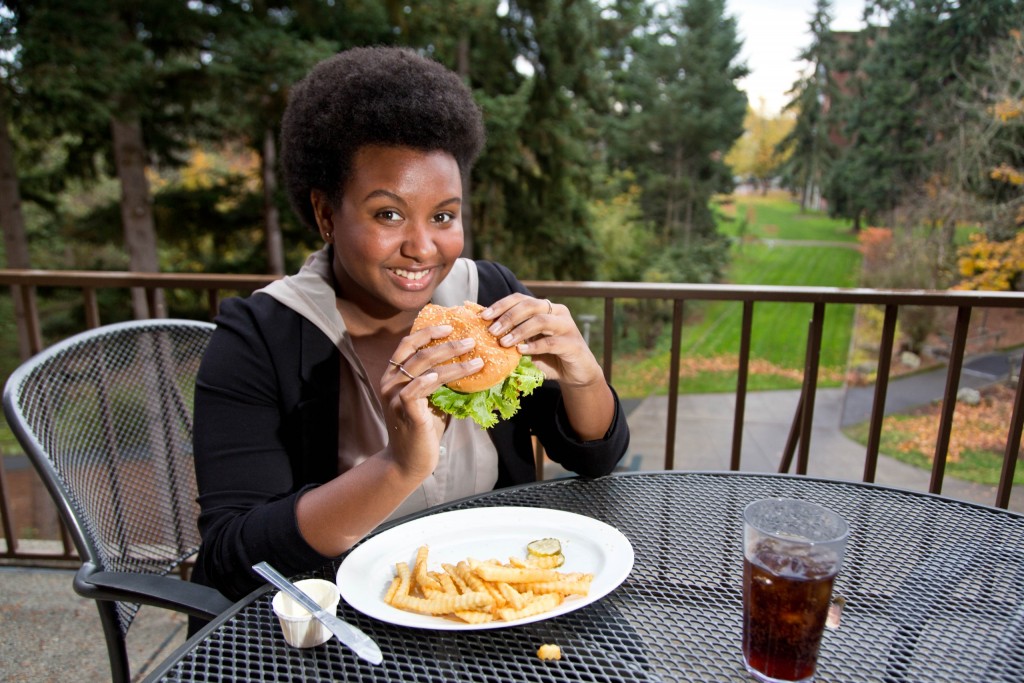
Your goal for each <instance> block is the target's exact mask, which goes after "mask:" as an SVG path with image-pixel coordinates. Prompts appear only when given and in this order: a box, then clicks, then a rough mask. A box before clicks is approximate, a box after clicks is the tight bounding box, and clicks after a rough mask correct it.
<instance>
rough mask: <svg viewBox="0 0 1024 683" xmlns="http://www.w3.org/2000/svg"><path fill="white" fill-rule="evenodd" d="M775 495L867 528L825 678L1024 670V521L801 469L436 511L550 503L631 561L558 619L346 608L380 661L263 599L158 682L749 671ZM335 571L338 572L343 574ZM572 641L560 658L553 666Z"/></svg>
mask: <svg viewBox="0 0 1024 683" xmlns="http://www.w3.org/2000/svg"><path fill="white" fill-rule="evenodd" d="M769 496H791V497H797V498H804V499H807V500H813V501H815V502H818V503H821V504H823V505H825V506H827V507H830V508H832V509H834V510H836V511H837V512H839V513H840V514H841V515H843V516H844V517H845V518H846V519H847V520H848V521H849V523H850V527H851V537H850V542H849V545H848V548H847V555H846V560H845V563H844V567H843V571H842V572H841V573H840V575H839V578H838V579H837V580H836V583H835V592H836V593H837V594H838V595H841V596H842V597H843V598H844V599H845V602H846V606H845V609H844V611H843V613H842V620H841V623H840V625H839V627H838V628H836V629H832V630H827V631H826V633H825V637H824V640H823V643H822V651H821V657H820V660H819V665H818V677H817V680H818V681H821V682H823V683H824V682H835V681H883V682H885V681H913V682H915V683H916V682H919V681H962V682H964V681H978V682H979V683H981V682H984V683H991V682H993V681H1006V682H1009V681H1021V680H1024V516H1021V515H1018V514H1015V513H1012V512H1007V511H1004V510H999V509H995V508H988V507H983V506H977V505H972V504H968V503H961V502H958V501H953V500H949V499H945V498H941V497H938V496H932V495H928V494H918V493H911V492H907V491H901V490H896V489H890V488H884V487H879V486H873V485H869V484H858V483H844V482H834V481H823V480H818V479H809V478H804V477H796V476H786V475H763V474H762V475H758V474H741V473H686V472H664V473H643V474H626V475H616V476H612V477H606V478H603V479H597V480H592V481H588V480H581V479H561V480H555V481H550V482H544V483H539V484H532V485H528V486H523V487H519V488H513V489H505V490H501V491H497V492H493V493H490V494H486V495H483V496H479V497H476V498H473V499H471V500H467V501H460V502H457V503H454V504H452V505H449V506H446V507H443V508H438V509H434V510H430V511H429V512H428V513H425V514H429V513H433V512H440V511H443V510H452V509H462V508H472V507H483V506H529V507H547V508H554V509H559V510H566V511H570V512H576V513H580V514H585V515H588V516H590V517H594V518H596V519H599V520H601V521H604V522H606V523H608V524H611V525H612V526H615V527H616V528H618V529H619V530H620V531H621V532H622V533H623V534H625V535H626V537H627V538H629V540H630V542H631V543H632V545H633V548H634V551H635V553H636V562H635V565H634V567H633V571H632V572H631V574H630V576H629V577H628V578H627V579H626V581H625V582H624V583H623V584H622V585H621V586H619V587H618V588H617V589H616V590H614V591H613V592H612V593H611V594H609V595H608V596H606V597H605V598H603V599H601V600H599V601H597V602H595V603H593V604H591V605H588V606H586V607H584V608H582V609H579V610H577V611H575V612H571V613H569V614H565V615H562V616H558V617H554V618H551V619H548V620H545V621H540V622H536V623H532V624H527V625H523V626H518V627H510V628H504V629H497V630H484V631H458V632H452V631H425V630H418V629H409V628H403V627H398V626H392V625H389V624H385V623H382V622H378V621H376V620H373V619H371V618H369V617H366V616H364V615H362V614H360V613H358V612H356V611H354V610H353V609H351V608H350V607H349V606H348V605H346V604H345V603H344V601H343V602H342V604H341V605H340V606H339V608H338V614H339V616H341V617H342V618H344V619H346V620H349V621H351V622H353V623H355V624H356V625H357V626H359V628H361V629H363V630H364V631H366V633H368V634H369V635H370V636H371V637H373V638H374V639H375V640H376V641H377V642H378V643H379V645H380V647H381V650H382V651H383V652H384V663H383V664H382V665H380V666H373V665H371V664H367V663H365V662H363V661H362V660H359V659H358V658H356V657H355V655H353V654H352V653H351V652H350V651H348V650H347V649H346V648H345V647H344V646H342V645H341V644H340V643H338V642H337V641H335V640H331V641H329V642H328V643H326V644H324V645H321V646H319V647H316V648H311V649H307V650H298V649H294V648H291V647H289V646H288V645H287V644H285V642H284V639H283V637H282V636H281V633H280V629H279V628H278V625H277V622H276V619H275V617H274V614H273V612H272V610H271V608H270V597H271V594H272V593H271V591H270V590H269V589H268V590H264V591H258V592H256V593H254V594H253V595H251V596H249V598H248V599H246V600H244V601H242V602H241V603H239V605H238V606H236V608H235V609H234V610H232V612H231V613H230V614H225V615H222V616H221V617H220V618H218V619H217V620H216V621H214V622H213V623H211V624H210V626H208V627H207V628H206V629H204V630H203V631H202V632H200V633H199V634H197V635H196V636H195V637H193V638H192V639H191V640H190V641H189V642H187V643H186V644H185V645H184V646H182V648H180V649H179V650H178V651H177V652H176V653H175V654H174V655H173V656H172V657H171V658H170V659H168V661H166V662H164V663H163V664H162V665H161V667H160V668H159V669H158V670H157V671H155V672H154V673H153V675H152V676H150V678H149V679H148V680H153V681H156V680H160V681H214V680H217V681H220V680H247V681H317V680H324V681H327V680H332V681H341V680H360V681H480V682H486V681H500V682H502V683H508V682H510V681H559V682H562V681H665V682H666V683H667V682H669V681H747V680H749V678H748V676H747V674H746V672H745V670H744V667H743V663H742V659H741V655H740V637H741V636H740V634H741V628H742V605H741V586H740V581H741V576H742V546H741V543H742V522H741V513H742V510H743V507H744V505H746V504H747V503H748V502H750V501H752V500H756V499H758V498H764V497H769ZM333 569H334V568H333V567H327V568H324V570H323V573H324V574H325V576H326V577H327V578H331V579H333ZM541 643H557V644H559V645H560V646H561V648H562V653H563V654H562V659H561V660H560V661H549V662H545V661H541V660H540V659H538V658H537V656H536V651H537V647H538V646H539V645H540V644H541Z"/></svg>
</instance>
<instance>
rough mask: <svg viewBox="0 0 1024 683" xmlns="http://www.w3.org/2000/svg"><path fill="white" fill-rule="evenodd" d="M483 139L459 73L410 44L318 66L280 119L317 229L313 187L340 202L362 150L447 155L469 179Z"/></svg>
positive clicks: (287, 174) (289, 167)
mask: <svg viewBox="0 0 1024 683" xmlns="http://www.w3.org/2000/svg"><path fill="white" fill-rule="evenodd" d="M484 139H485V133H484V125H483V117H482V115H481V112H480V108H479V107H478V106H477V104H476V103H475V102H474V100H473V95H472V93H471V92H470V90H469V88H468V87H467V86H466V84H465V83H463V81H462V79H461V78H459V76H458V75H456V74H455V73H454V72H452V71H451V70H449V69H447V68H446V67H444V66H443V65H441V64H439V63H437V62H435V61H432V60H430V59H427V58H425V57H422V56H420V55H419V54H417V53H415V52H413V51H412V50H409V49H406V48H394V47H360V48H354V49H351V50H346V51H344V52H340V53H338V54H336V55H334V56H333V57H330V58H328V59H325V60H324V61H322V62H320V63H318V64H317V65H316V66H314V67H313V68H312V69H311V70H310V72H309V73H308V74H307V75H306V76H305V77H304V78H303V79H302V80H300V81H299V82H298V83H296V84H295V85H294V86H293V87H292V89H291V92H290V93H289V96H288V106H287V108H286V109H285V113H284V118H283V119H282V122H281V163H282V167H283V169H284V181H285V187H286V189H287V192H288V198H289V200H290V201H291V204H292V207H293V208H294V209H295V211H296V213H298V215H299V217H300V218H301V219H302V222H303V223H304V224H305V225H306V226H307V227H308V228H310V229H312V230H313V231H316V230H317V225H316V218H315V216H314V214H313V207H312V204H311V202H310V193H311V191H313V190H319V191H321V192H323V193H324V194H325V195H326V196H327V197H328V199H329V200H330V201H331V203H332V204H335V205H337V204H338V202H340V199H341V194H342V191H343V189H344V187H345V184H346V182H347V181H348V178H349V174H350V173H351V172H352V163H353V158H354V157H355V155H356V153H357V152H358V151H359V150H360V149H361V148H363V147H366V146H368V145H382V146H389V147H410V148H413V149H418V150H423V151H429V152H434V151H443V152H447V153H449V154H451V155H452V157H454V158H455V161H456V162H457V163H458V165H459V169H460V170H461V172H462V174H463V176H464V177H465V175H466V174H467V173H468V172H469V168H470V166H471V165H472V164H473V161H474V160H475V159H476V157H477V155H478V154H479V153H480V150H481V149H482V148H483V144H484Z"/></svg>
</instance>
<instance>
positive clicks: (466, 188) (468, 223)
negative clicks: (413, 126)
mask: <svg viewBox="0 0 1024 683" xmlns="http://www.w3.org/2000/svg"><path fill="white" fill-rule="evenodd" d="M457 50H458V52H457V54H456V70H457V72H458V74H459V76H461V77H462V80H463V81H464V82H465V83H466V85H467V86H468V85H469V37H468V36H467V35H466V34H465V33H462V34H461V35H460V36H459V42H458V47H457ZM472 191H473V183H472V178H471V177H470V172H469V169H468V168H467V169H466V171H465V173H464V174H463V176H462V208H461V216H462V255H463V256H465V257H466V258H473V201H472V197H473V195H472Z"/></svg>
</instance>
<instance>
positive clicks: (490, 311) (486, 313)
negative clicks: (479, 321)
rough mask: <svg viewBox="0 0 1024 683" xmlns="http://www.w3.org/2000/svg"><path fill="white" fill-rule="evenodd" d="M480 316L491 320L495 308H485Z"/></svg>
mask: <svg viewBox="0 0 1024 683" xmlns="http://www.w3.org/2000/svg"><path fill="white" fill-rule="evenodd" d="M480 317H481V318H483V319H484V320H490V319H491V318H493V317H494V310H493V309H490V308H485V309H484V310H482V311H480Z"/></svg>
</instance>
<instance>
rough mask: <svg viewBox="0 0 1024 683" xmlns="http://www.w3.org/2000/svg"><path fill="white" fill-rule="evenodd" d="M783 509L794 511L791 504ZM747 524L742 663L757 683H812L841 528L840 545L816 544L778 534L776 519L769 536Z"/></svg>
mask: <svg viewBox="0 0 1024 683" xmlns="http://www.w3.org/2000/svg"><path fill="white" fill-rule="evenodd" d="M786 504H788V505H790V506H791V507H793V503H790V502H789V501H786ZM812 512H816V511H815V510H812ZM826 512H828V511H826ZM829 514H834V513H829ZM747 521H748V529H747V539H746V545H745V550H744V560H743V659H744V663H745V664H746V667H747V670H748V671H749V672H750V673H751V674H752V675H753V676H754V677H755V678H757V679H758V680H760V681H768V682H772V681H811V680H813V678H814V672H815V668H816V667H817V663H818V649H819V646H820V645H821V637H822V633H823V632H824V629H825V620H826V618H827V616H828V610H829V605H830V603H831V600H832V583H833V581H834V580H835V578H836V574H837V573H838V572H839V568H840V565H841V563H842V554H843V547H842V542H845V535H846V533H845V528H844V527H845V523H843V524H842V525H840V528H841V531H842V533H841V534H840V536H841V542H840V543H838V544H837V543H830V542H828V541H825V542H823V543H822V542H820V541H819V542H818V543H817V544H816V543H815V542H814V541H812V540H811V539H808V538H804V537H802V535H797V536H791V535H789V534H785V533H780V532H779V530H778V526H779V522H778V521H777V520H775V519H772V521H771V525H770V526H771V528H773V533H771V534H768V533H765V531H764V529H763V528H762V529H761V530H756V529H754V528H752V526H751V524H750V521H751V520H750V519H748V520H747ZM814 523H815V524H817V523H818V522H817V521H815V522H814ZM792 531H794V530H791V532H792ZM802 531H804V529H802V528H801V529H799V532H802ZM828 533H829V534H831V533H833V530H828Z"/></svg>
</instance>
